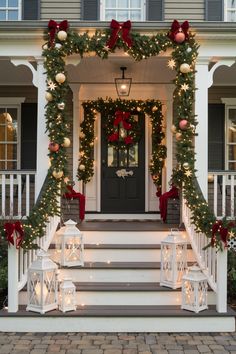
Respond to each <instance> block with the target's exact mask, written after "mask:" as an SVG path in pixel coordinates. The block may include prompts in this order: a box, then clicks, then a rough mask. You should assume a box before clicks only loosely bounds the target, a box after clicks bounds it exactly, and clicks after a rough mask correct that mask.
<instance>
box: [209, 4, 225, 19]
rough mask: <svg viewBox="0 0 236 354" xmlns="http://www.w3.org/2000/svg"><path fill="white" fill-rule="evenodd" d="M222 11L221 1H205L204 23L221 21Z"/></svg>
mask: <svg viewBox="0 0 236 354" xmlns="http://www.w3.org/2000/svg"><path fill="white" fill-rule="evenodd" d="M223 11H224V2H223V0H206V1H205V13H206V21H223Z"/></svg>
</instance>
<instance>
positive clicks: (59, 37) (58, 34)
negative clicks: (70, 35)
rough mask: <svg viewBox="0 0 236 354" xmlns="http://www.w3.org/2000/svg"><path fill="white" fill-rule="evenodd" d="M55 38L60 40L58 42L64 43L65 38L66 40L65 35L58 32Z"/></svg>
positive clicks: (63, 32) (62, 32)
mask: <svg viewBox="0 0 236 354" xmlns="http://www.w3.org/2000/svg"><path fill="white" fill-rule="evenodd" d="M57 38H58V39H59V40H60V41H65V40H66V38H67V33H66V32H65V31H59V32H58V33H57Z"/></svg>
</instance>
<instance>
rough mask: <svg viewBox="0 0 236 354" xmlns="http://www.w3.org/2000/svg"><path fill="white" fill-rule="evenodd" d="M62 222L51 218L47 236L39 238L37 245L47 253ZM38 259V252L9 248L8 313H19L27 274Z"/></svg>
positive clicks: (55, 217) (56, 218)
mask: <svg viewBox="0 0 236 354" xmlns="http://www.w3.org/2000/svg"><path fill="white" fill-rule="evenodd" d="M59 222H60V217H59V216H53V217H50V218H49V221H48V223H47V226H46V228H45V235H44V236H43V237H41V238H39V239H38V240H37V241H38V242H37V244H38V245H39V247H40V248H42V249H43V250H45V251H47V250H48V248H49V245H50V243H51V241H52V238H53V236H54V234H55V232H56V229H57V227H58V224H59ZM35 259H36V251H35V250H29V251H27V252H24V250H23V249H19V250H17V249H16V248H15V246H12V245H11V246H10V247H9V248H8V289H9V291H8V312H17V311H18V293H19V291H20V290H21V289H22V288H23V287H24V286H25V284H26V282H27V272H28V269H29V267H30V265H31V263H32V262H33V261H34V260H35Z"/></svg>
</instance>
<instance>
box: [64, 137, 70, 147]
mask: <svg viewBox="0 0 236 354" xmlns="http://www.w3.org/2000/svg"><path fill="white" fill-rule="evenodd" d="M63 146H64V147H66V148H67V147H69V146H70V139H69V138H64V140H63Z"/></svg>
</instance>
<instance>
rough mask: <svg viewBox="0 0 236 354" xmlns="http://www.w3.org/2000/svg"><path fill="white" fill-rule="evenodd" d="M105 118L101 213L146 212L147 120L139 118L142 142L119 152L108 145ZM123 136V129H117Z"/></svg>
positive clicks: (102, 152)
mask: <svg viewBox="0 0 236 354" xmlns="http://www.w3.org/2000/svg"><path fill="white" fill-rule="evenodd" d="M105 119H106V117H102V119H101V120H102V129H101V131H102V139H101V141H102V146H101V162H102V163H101V211H102V212H105V213H138V212H140V213H143V212H144V211H145V121H144V116H143V115H137V116H136V119H138V122H139V126H140V128H141V136H140V140H139V141H138V142H137V143H136V144H134V145H132V146H130V147H128V148H127V149H119V148H117V147H114V146H113V145H109V143H108V142H107V137H106V136H105V131H104V129H103V126H104V124H103V122H104V121H105ZM118 129H119V130H121V131H119V133H121V134H122V126H121V127H119V128H118Z"/></svg>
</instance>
